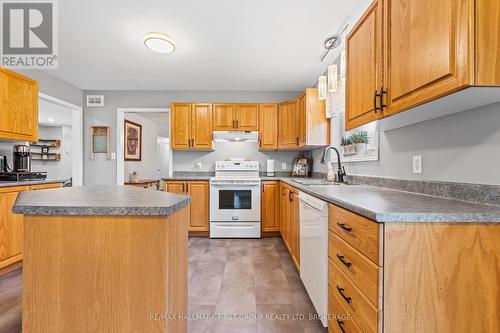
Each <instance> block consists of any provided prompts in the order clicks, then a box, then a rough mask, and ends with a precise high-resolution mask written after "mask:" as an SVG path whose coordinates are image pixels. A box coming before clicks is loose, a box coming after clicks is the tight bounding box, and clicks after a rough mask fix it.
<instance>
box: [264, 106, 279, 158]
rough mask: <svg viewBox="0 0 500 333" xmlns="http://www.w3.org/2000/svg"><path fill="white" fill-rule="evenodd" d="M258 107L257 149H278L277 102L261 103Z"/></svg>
mask: <svg viewBox="0 0 500 333" xmlns="http://www.w3.org/2000/svg"><path fill="white" fill-rule="evenodd" d="M259 109H260V110H259V115H260V124H259V137H260V141H259V149H260V150H275V149H278V104H261V105H260V106H259Z"/></svg>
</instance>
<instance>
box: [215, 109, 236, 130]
mask: <svg viewBox="0 0 500 333" xmlns="http://www.w3.org/2000/svg"><path fill="white" fill-rule="evenodd" d="M235 108H236V106H235V105H234V104H227V103H217V104H214V105H213V127H214V131H234V130H235V129H236V114H235V113H236V110H235Z"/></svg>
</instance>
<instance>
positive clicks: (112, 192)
mask: <svg viewBox="0 0 500 333" xmlns="http://www.w3.org/2000/svg"><path fill="white" fill-rule="evenodd" d="M190 202H191V197H189V196H184V195H178V194H174V193H167V192H162V191H156V190H148V189H143V188H139V187H134V186H107V185H95V186H77V187H68V188H60V189H51V190H41V191H27V192H21V193H20V194H19V196H18V198H17V200H16V202H15V204H14V208H13V211H14V213H18V214H25V215H101V216H104V215H148V216H166V215H171V214H173V213H175V212H176V211H177V210H179V209H181V208H182V207H185V206H187V205H188V204H189V203H190Z"/></svg>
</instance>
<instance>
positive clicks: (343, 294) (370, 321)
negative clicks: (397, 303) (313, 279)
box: [328, 259, 378, 332]
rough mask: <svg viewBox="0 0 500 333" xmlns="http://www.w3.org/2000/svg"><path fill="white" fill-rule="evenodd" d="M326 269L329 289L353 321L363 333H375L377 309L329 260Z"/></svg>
mask: <svg viewBox="0 0 500 333" xmlns="http://www.w3.org/2000/svg"><path fill="white" fill-rule="evenodd" d="M328 269H329V277H328V282H329V285H330V289H331V290H332V291H333V293H334V296H336V298H337V300H338V301H339V302H340V303H341V304H342V305H343V307H344V308H345V309H346V310H348V311H349V313H350V314H351V316H352V317H353V319H354V321H355V322H356V323H357V324H358V326H359V327H360V328H361V329H362V330H363V331H364V332H376V331H377V322H378V310H377V308H376V307H375V306H373V304H372V303H371V302H370V301H369V300H368V299H367V298H366V296H365V295H364V294H363V293H362V292H361V291H360V290H359V289H358V287H356V286H355V285H354V283H353V282H352V281H350V280H349V279H348V277H347V276H346V275H345V273H343V272H342V270H341V269H340V268H339V267H338V266H337V265H336V264H334V263H333V261H332V260H331V259H330V260H329V262H328Z"/></svg>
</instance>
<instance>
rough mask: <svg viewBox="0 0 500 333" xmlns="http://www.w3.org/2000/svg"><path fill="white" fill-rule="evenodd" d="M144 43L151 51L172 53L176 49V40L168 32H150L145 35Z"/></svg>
mask: <svg viewBox="0 0 500 333" xmlns="http://www.w3.org/2000/svg"><path fill="white" fill-rule="evenodd" d="M143 41H144V45H145V46H146V47H147V48H148V49H150V50H151V51H155V52H158V53H172V52H174V51H175V41H174V39H173V38H172V37H170V36H169V35H167V34H162V33H159V32H150V33H148V34H146V35H145V36H144V39H143Z"/></svg>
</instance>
